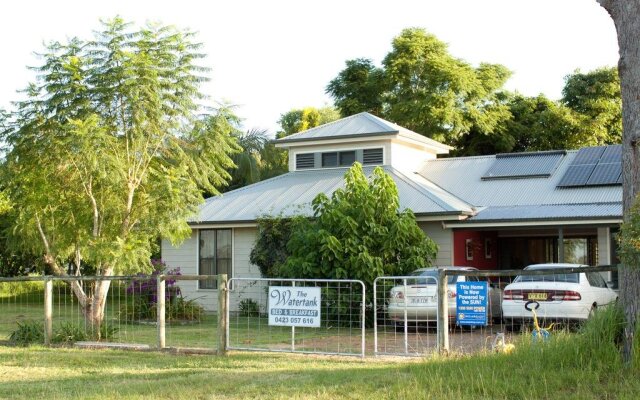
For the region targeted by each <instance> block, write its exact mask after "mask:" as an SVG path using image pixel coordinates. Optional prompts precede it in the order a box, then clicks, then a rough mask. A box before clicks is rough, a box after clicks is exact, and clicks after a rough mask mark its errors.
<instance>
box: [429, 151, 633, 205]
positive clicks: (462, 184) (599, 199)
mask: <svg viewBox="0 0 640 400" xmlns="http://www.w3.org/2000/svg"><path fill="white" fill-rule="evenodd" d="M576 153H577V152H576V151H567V154H566V156H565V157H563V158H562V160H561V161H560V163H559V165H558V167H557V168H556V170H555V171H554V172H553V174H552V175H551V176H549V177H539V178H528V179H496V180H482V176H483V174H484V173H485V172H486V171H487V170H489V168H490V167H491V165H492V164H493V163H494V162H495V159H496V156H495V155H492V156H479V157H460V158H444V159H438V160H431V161H427V162H426V163H425V165H424V166H423V168H422V169H421V170H420V171H419V173H420V175H422V176H423V177H424V178H425V179H427V180H429V181H431V182H433V183H434V184H436V185H438V186H440V187H441V188H444V189H446V191H447V192H449V193H451V194H452V195H453V196H455V197H456V198H459V199H462V200H463V201H465V202H466V203H468V204H471V205H473V206H474V207H476V208H480V207H497V206H502V207H506V206H530V205H563V204H564V205H568V204H600V203H621V202H622V187H620V186H597V187H571V188H557V187H556V186H557V184H558V182H559V181H560V179H561V178H562V176H563V175H564V174H565V172H566V170H567V168H568V166H569V165H570V164H571V162H572V161H573V159H574V157H575V156H576ZM532 168H534V166H532ZM620 215H622V214H621V213H620Z"/></svg>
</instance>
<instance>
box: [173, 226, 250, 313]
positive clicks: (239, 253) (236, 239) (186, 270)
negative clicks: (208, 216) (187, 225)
mask: <svg viewBox="0 0 640 400" xmlns="http://www.w3.org/2000/svg"><path fill="white" fill-rule="evenodd" d="M255 238H256V228H234V229H233V266H232V268H233V276H235V277H255V278H258V277H260V270H259V269H258V267H257V266H255V265H253V264H251V263H250V262H249V254H250V253H251V249H252V248H253V243H254V241H255ZM162 259H163V260H164V262H165V263H167V267H168V269H173V268H176V267H180V271H181V272H182V274H183V275H197V274H198V231H197V230H195V229H194V230H193V232H192V234H191V237H190V238H188V239H187V240H185V241H184V242H183V243H182V244H181V245H179V246H175V247H174V246H172V245H171V243H170V242H169V241H167V240H162ZM229 278H231V276H230V277H229ZM178 285H179V286H180V288H181V290H182V294H183V296H185V297H186V298H188V299H198V302H199V303H200V304H202V305H203V306H204V307H205V309H206V310H207V311H216V310H217V307H218V291H217V290H214V289H198V283H197V281H182V282H180V281H178ZM230 306H231V307H233V306H234V305H230ZM232 309H233V308H232Z"/></svg>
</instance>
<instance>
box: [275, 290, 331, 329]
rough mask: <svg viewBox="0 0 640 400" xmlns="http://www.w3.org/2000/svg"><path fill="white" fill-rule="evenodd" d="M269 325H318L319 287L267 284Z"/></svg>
mask: <svg viewBox="0 0 640 400" xmlns="http://www.w3.org/2000/svg"><path fill="white" fill-rule="evenodd" d="M269 325H274V326H306V327H312V328H318V327H320V288H318V287H292V286H269Z"/></svg>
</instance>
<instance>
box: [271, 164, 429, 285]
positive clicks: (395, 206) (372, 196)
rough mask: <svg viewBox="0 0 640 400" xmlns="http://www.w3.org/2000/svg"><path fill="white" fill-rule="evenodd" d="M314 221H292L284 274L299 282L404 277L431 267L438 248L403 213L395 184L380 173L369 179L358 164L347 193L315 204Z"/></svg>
mask: <svg viewBox="0 0 640 400" xmlns="http://www.w3.org/2000/svg"><path fill="white" fill-rule="evenodd" d="M313 209H314V216H315V218H314V219H308V218H303V217H299V218H297V219H296V220H295V221H294V226H293V229H292V233H291V239H290V240H289V244H288V251H289V252H290V256H289V257H288V258H287V261H286V263H285V265H284V266H283V268H282V272H283V274H284V275H286V276H292V277H293V276H295V277H298V278H335V279H360V280H362V281H363V282H365V283H366V284H368V285H372V284H373V280H374V279H375V278H376V277H378V276H382V275H402V274H405V273H407V272H409V271H411V270H413V269H416V268H420V267H425V266H428V265H430V263H431V260H432V259H433V258H434V257H435V253H436V245H435V243H434V242H433V241H432V240H431V239H429V238H428V237H427V236H426V235H425V234H424V232H423V231H422V230H421V229H420V228H419V227H418V224H417V223H416V220H415V217H414V215H413V213H412V212H411V211H410V210H402V211H399V199H398V189H397V187H396V185H395V182H394V181H393V179H392V178H391V177H390V176H389V175H388V174H386V173H385V172H384V170H383V169H382V168H380V167H377V168H376V169H375V170H374V171H373V174H372V176H371V179H367V177H366V175H365V174H364V171H363V169H362V166H361V165H360V164H359V163H355V164H354V165H353V167H351V168H350V169H349V170H348V171H347V173H346V174H345V188H344V189H338V190H336V191H335V192H334V193H333V195H332V196H331V198H327V196H325V195H324V194H322V193H321V194H319V195H318V196H317V197H316V198H315V199H314V201H313Z"/></svg>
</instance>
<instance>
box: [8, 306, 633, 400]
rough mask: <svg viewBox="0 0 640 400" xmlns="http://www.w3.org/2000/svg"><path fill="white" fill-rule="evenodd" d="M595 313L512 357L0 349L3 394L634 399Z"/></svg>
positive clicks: (628, 375)
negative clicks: (577, 327)
mask: <svg viewBox="0 0 640 400" xmlns="http://www.w3.org/2000/svg"><path fill="white" fill-rule="evenodd" d="M602 315H603V316H602V317H599V319H598V318H597V319H596V320H595V322H594V323H593V324H591V326H595V327H596V328H591V327H590V326H587V327H586V328H585V330H584V331H583V332H581V333H572V334H556V335H554V336H553V337H552V339H551V340H550V341H548V342H545V343H533V342H531V340H530V339H529V337H528V336H525V337H522V339H521V340H520V341H519V342H518V343H516V349H515V351H514V352H513V353H511V354H484V355H476V356H455V355H454V356H450V357H447V358H439V357H433V358H429V359H417V360H416V359H414V360H400V361H399V359H398V358H395V359H392V360H390V359H385V358H378V359H367V360H365V361H361V360H358V359H353V358H339V357H320V356H302V355H288V354H275V355H274V354H264V353H232V354H230V355H229V356H228V357H216V356H185V355H170V354H162V353H155V352H154V353H134V352H123V351H108V350H103V351H86V350H75V349H47V348H42V347H32V348H7V347H4V348H2V347H0V398H1V399H27V398H29V399H31V398H39V397H46V398H49V399H63V398H64V399H98V398H99V399H116V398H131V399H143V398H164V399H190V400H193V399H216V398H232V399H235V398H238V399H241V398H264V399H273V398H276V399H277V398H283V399H284V398H286V399H299V398H320V399H335V398H352V399H384V398H389V399H395V398H401V399H402V398H406V399H432V398H433V399H637V398H638V393H640V379H638V377H639V376H640V369H639V368H638V366H637V365H635V366H625V365H623V363H622V361H621V359H620V356H619V350H618V345H617V343H616V341H617V340H618V339H619V334H618V333H617V332H619V329H618V326H617V325H616V324H618V323H619V318H618V317H616V316H615V315H614V316H613V317H611V316H610V315H608V314H607V315H605V314H604V313H603V314H602ZM596 330H599V331H600V334H596Z"/></svg>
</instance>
